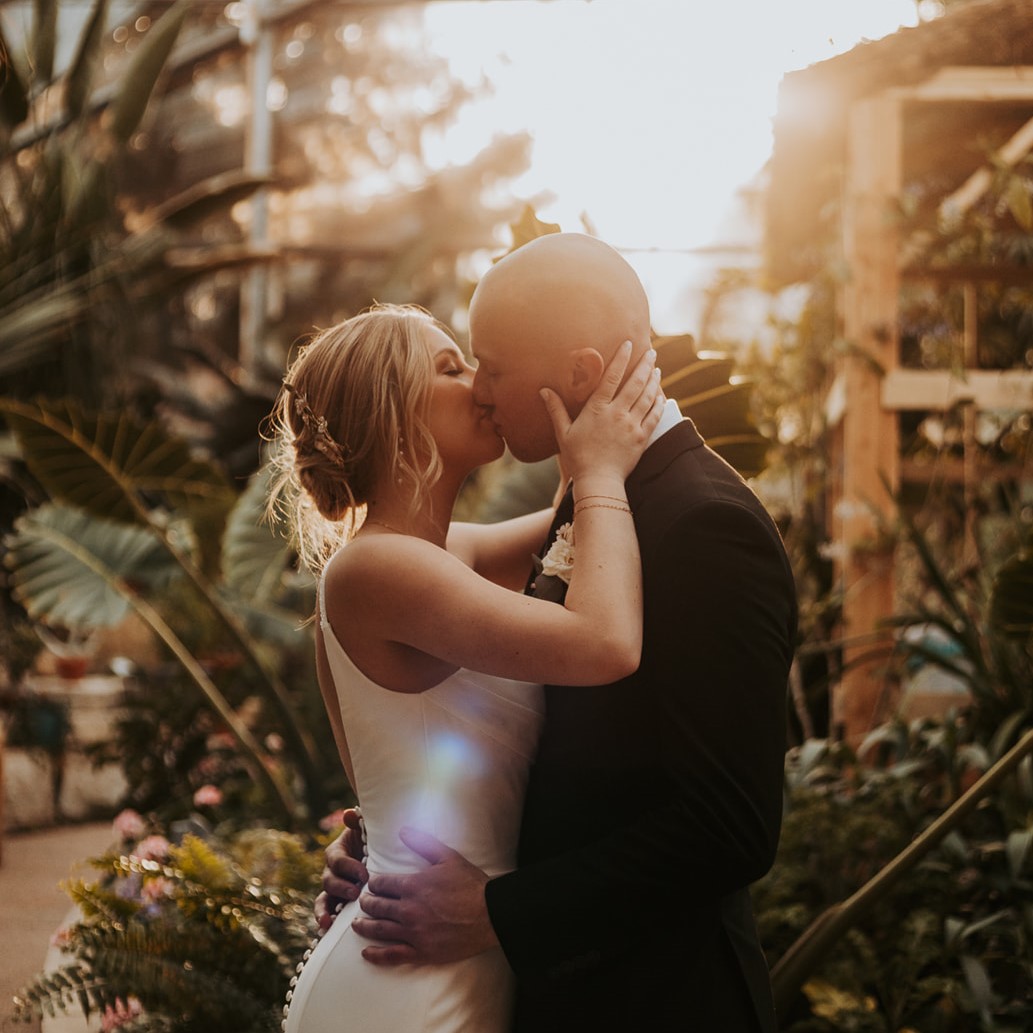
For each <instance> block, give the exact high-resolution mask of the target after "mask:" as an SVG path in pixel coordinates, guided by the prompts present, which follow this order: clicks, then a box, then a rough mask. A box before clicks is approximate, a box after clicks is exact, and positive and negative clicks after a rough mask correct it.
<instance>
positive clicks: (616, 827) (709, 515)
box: [486, 420, 796, 1033]
mask: <svg viewBox="0 0 1033 1033" xmlns="http://www.w3.org/2000/svg"><path fill="white" fill-rule="evenodd" d="M627 492H628V499H629V501H630V503H631V507H632V511H633V513H634V517H635V526H636V530H637V533H638V539H639V544H640V549H641V553H642V569H643V579H644V620H645V625H644V626H645V640H644V647H643V654H642V664H641V667H640V668H639V670H638V671H637V672H636V673H635V674H634V675H632V676H631V677H629V678H625V679H624V680H622V681H620V682H617V683H615V684H612V685H606V686H600V687H593V688H586V687H580V688H578V687H569V686H565V687H560V686H549V687H547V688H546V720H545V727H544V732H543V736H542V740H541V744H540V747H539V752H538V757H537V760H536V762H535V764H534V766H533V767H532V770H531V776H530V782H529V786H528V794H527V802H526V805H525V810H524V817H523V826H522V831H521V840H520V853H519V867H518V869H517V871H515V872H512V873H510V874H508V875H504V876H501V877H499V878H496V879H493V880H491V881H490V882H489V884H488V887H487V891H486V894H487V902H488V909H489V913H490V915H491V920H492V923H493V925H494V927H495V930H496V933H497V934H498V937H499V940H500V942H501V943H502V947H503V950H504V951H505V953H506V956H507V958H508V959H509V961H510V964H511V965H512V967H513V968H514V970H515V971H516V973H517V976H518V1004H517V1019H516V1029H517V1030H518V1031H520V1033H523V1031H525V1030H526V1031H528V1033H531V1031H533V1033H546V1031H551V1030H556V1031H563V1033H577V1031H580V1030H585V1031H592V1033H600V1031H605V1030H611V1029H612V1030H620V1031H622V1033H636V1031H638V1030H649V1031H662V1030H695V1031H699V1033H738V1031H744V1033H745V1031H749V1033H756V1031H758V1030H759V1031H764V1033H768V1031H773V1030H774V1029H775V1017H774V1008H773V1005H772V1001H771V989H770V983H769V979H768V970H767V966H766V964H765V961H764V957H763V954H762V952H761V949H760V945H759V943H758V941H757V936H756V930H755V927H754V923H753V913H752V909H751V906H750V899H749V891H748V889H747V887H748V886H749V884H750V883H751V882H753V881H754V880H756V879H758V878H759V877H760V876H762V875H763V874H764V873H765V872H766V871H768V869H769V868H770V867H771V863H772V861H773V859H774V854H775V847H776V844H777V841H778V835H779V829H780V824H781V811H782V771H783V759H784V754H785V692H786V683H787V678H788V673H789V665H790V661H791V656H792V649H793V642H794V639H795V635H796V596H795V591H794V586H793V576H792V571H791V569H790V566H789V562H788V560H787V558H786V555H785V550H784V548H783V545H782V540H781V538H780V536H779V533H778V530H777V529H776V527H775V525H774V523H773V522H772V520H771V518H770V517H769V516H768V514H767V512H766V511H765V510H764V508H763V507H762V506H761V504H760V502H759V501H758V500H757V498H756V496H755V495H754V494H753V492H752V491H751V490H750V489H749V487H748V486H747V485H746V483H745V482H744V481H743V480H742V478H741V477H740V476H739V475H738V474H737V473H736V472H735V471H734V470H733V469H732V468H731V467H730V466H728V464H727V463H725V462H724V461H723V460H722V459H721V458H720V457H719V456H717V455H716V454H715V453H714V452H713V451H711V449H709V448H708V447H707V446H706V445H705V444H704V442H703V439H702V438H701V437H700V436H699V434H698V432H697V431H696V428H695V426H694V425H693V424H692V422H691V421H690V420H685V421H684V422H682V423H681V424H679V425H678V426H676V427H674V428H673V429H672V430H670V431H668V432H667V433H666V434H664V435H663V436H662V437H661V438H660V439H659V440H658V441H657V442H655V443H654V444H653V445H652V446H651V447H650V448H649V449H648V450H647V451H646V453H645V455H644V456H643V457H642V459H641V461H640V462H639V465H638V466H637V467H636V469H635V470H634V472H633V473H632V474H631V476H630V477H629V478H628V481H627ZM568 513H569V510H568V511H567V513H560V514H559V515H558V518H557V523H559V522H561V521H562V520H563V519H569V515H568Z"/></svg>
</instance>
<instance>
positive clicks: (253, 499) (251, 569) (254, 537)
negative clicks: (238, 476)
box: [222, 465, 297, 624]
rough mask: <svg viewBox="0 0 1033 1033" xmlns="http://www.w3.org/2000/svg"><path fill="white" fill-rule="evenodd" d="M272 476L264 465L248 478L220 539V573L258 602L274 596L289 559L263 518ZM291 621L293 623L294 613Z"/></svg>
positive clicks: (238, 591)
mask: <svg viewBox="0 0 1033 1033" xmlns="http://www.w3.org/2000/svg"><path fill="white" fill-rule="evenodd" d="M273 475H274V470H273V468H272V467H271V466H268V465H266V466H263V467H262V468H261V469H260V470H259V471H258V473H256V474H255V475H254V476H253V477H252V478H251V480H250V482H249V483H248V486H247V488H246V489H245V491H244V493H243V494H242V495H241V496H240V498H239V499H237V504H236V505H235V506H234V507H233V510H232V512H231V513H230V515H229V518H228V519H227V521H226V530H225V532H224V534H223V539H222V572H223V579H224V581H225V583H226V585H227V587H229V588H230V589H231V590H232V591H233V592H235V593H236V594H237V595H239V596H242V597H245V598H247V599H248V600H250V601H251V602H252V603H257V604H263V603H267V602H270V601H271V600H272V599H274V597H275V596H276V595H277V593H278V591H279V589H280V588H281V587H282V585H283V574H284V571H285V570H286V568H287V564H288V562H289V561H290V550H289V548H288V546H287V543H286V541H285V540H284V539H283V538H282V537H281V536H280V535H278V534H276V533H275V531H274V530H273V528H272V527H271V526H270V525H269V523H268V521H267V520H266V519H265V508H266V502H267V500H268V498H269V488H270V486H271V484H272V478H273ZM294 620H295V624H296V623H297V614H295V615H294Z"/></svg>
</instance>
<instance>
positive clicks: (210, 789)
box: [194, 784, 222, 807]
mask: <svg viewBox="0 0 1033 1033" xmlns="http://www.w3.org/2000/svg"><path fill="white" fill-rule="evenodd" d="M221 803H222V790H221V789H220V788H219V787H218V786H213V785H210V784H209V785H205V786H201V788H200V789H198V790H197V792H196V793H194V806H195V807H218V806H219V804H221Z"/></svg>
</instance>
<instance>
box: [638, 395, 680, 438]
mask: <svg viewBox="0 0 1033 1033" xmlns="http://www.w3.org/2000/svg"><path fill="white" fill-rule="evenodd" d="M683 419H684V417H683V416H682V414H681V409H679V408H678V403H677V402H676V401H675V400H674V399H673V398H668V399H667V401H666V402H665V403H664V411H663V412H662V413H661V414H660V422H659V423H658V424H657V425H656V426H655V427H654V428H653V433H652V434H651V435H650V436H649V444H650V445H652V444H655V443H656V442H657V441H659V440H660V438H662V437H663V436H664V435H665V434H666V433H667V432H668V431H669V430H671V429H673V428H674V427H676V426H677V425H678V424H679V423H681V421H682V420H683ZM646 447H647V448H648V447H649V445H647V446H646Z"/></svg>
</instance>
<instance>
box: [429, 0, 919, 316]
mask: <svg viewBox="0 0 1033 1033" xmlns="http://www.w3.org/2000/svg"><path fill="white" fill-rule="evenodd" d="M425 17H426V25H427V28H428V31H429V33H430V36H431V41H432V45H433V46H434V48H435V49H436V50H438V51H440V52H441V53H443V54H445V55H446V56H447V57H448V58H449V61H450V63H451V65H452V68H453V70H454V71H455V72H456V74H458V75H459V76H461V77H462V78H464V79H465V80H466V81H467V82H468V83H471V84H476V83H478V82H479V81H480V80H481V78H482V76H484V77H487V78H488V79H489V80H491V81H492V82H493V83H494V84H495V91H494V94H493V95H492V96H489V97H487V98H486V99H485V100H484V101H482V102H479V103H474V104H471V105H469V106H468V108H467V109H466V111H465V112H464V113H463V114H461V116H460V122H459V124H458V125H457V126H455V127H453V128H452V129H451V130H449V131H448V132H447V133H446V134H445V135H444V136H441V135H440V134H435V135H432V134H431V133H430V132H428V135H427V138H426V144H427V154H428V159H429V161H430V162H431V163H432V164H435V165H439V166H444V165H448V164H451V163H455V162H460V161H463V160H465V159H467V158H469V157H470V156H471V155H472V154H474V153H476V152H477V151H479V150H481V149H482V148H483V147H484V146H485V145H486V144H487V143H488V142H489V141H490V140H491V138H492V135H493V134H495V133H500V132H517V131H520V130H528V131H530V133H531V134H532V136H533V137H534V145H533V150H532V167H531V169H530V170H529V171H528V172H527V173H526V174H525V175H524V176H522V177H521V178H520V179H518V180H517V181H516V182H515V183H514V185H513V189H514V191H515V192H516V193H517V194H518V196H520V197H522V198H527V199H530V200H532V201H535V202H536V203H537V205H538V207H539V210H540V214H541V216H542V217H543V218H545V219H547V220H549V221H552V222H558V223H560V224H561V226H562V227H563V229H565V230H580V229H581V228H582V226H581V223H580V217H581V214H582V213H584V214H585V215H587V217H588V219H589V220H590V221H591V225H592V227H593V230H594V232H596V233H598V235H599V236H601V237H602V238H603V239H604V240H607V241H609V242H610V243H613V244H614V245H616V246H618V247H620V248H622V249H627V250H626V252H625V253H626V257H627V258H628V260H629V261H631V262H632V264H633V265H635V267H636V270H637V271H638V272H639V275H640V276H641V277H642V278H643V280H644V282H645V284H646V287H647V290H648V291H649V293H650V296H651V300H652V301H653V307H654V312H655V313H656V314H657V315H658V316H659V321H658V327H659V328H660V329H663V328H664V327H663V312H664V303H665V302H667V301H669V300H670V298H671V297H672V296H673V295H674V294H675V293H676V292H677V290H678V288H679V285H680V284H681V283H684V281H685V280H686V278H687V277H692V276H693V275H698V274H699V273H700V271H701V267H702V266H703V265H704V264H705V260H704V259H701V258H699V257H698V256H694V255H692V254H685V252H686V251H691V250H692V249H696V248H700V247H706V246H708V245H712V244H714V243H715V242H716V241H721V242H723V241H722V240H721V238H722V235H723V227H722V224H723V223H724V222H726V220H727V219H728V217H729V212H730V208H731V205H732V200H733V196H734V194H735V192H736V190H737V189H739V188H741V187H742V186H744V185H745V184H747V183H748V182H749V181H750V180H752V179H754V178H755V177H756V176H757V175H758V173H759V172H760V170H761V168H762V167H763V165H764V162H765V161H766V160H767V157H768V155H769V153H770V148H771V118H772V116H773V115H774V113H775V105H776V100H777V91H778V83H779V80H780V79H781V77H782V75H783V74H784V73H785V72H787V71H791V70H793V69H796V68H802V67H805V66H806V65H809V64H813V63H814V62H816V61H821V60H824V59H826V58H829V57H833V56H834V55H836V54H838V53H842V52H843V51H845V50H848V49H850V48H851V47H852V46H854V45H855V44H857V43H858V42H860V41H861V40H862V39H863V38H868V39H877V38H879V37H881V36H885V35H888V34H890V33H892V32H894V31H896V29H897V28H898V27H900V26H901V25H913V24H915V23H916V21H917V14H916V5H915V2H914V0H778V2H772V0H742V2H739V3H734V4H725V3H721V2H719V0H644V2H641V3H630V2H628V0H592V2H591V3H585V2H581V0H553V2H548V3H533V2H528V0H522V2H489V3H465V2H461V3H433V4H428V5H427V11H426V16H425ZM635 249H658V250H659V251H660V252H661V253H643V252H642V251H638V250H635ZM672 252H673V253H672Z"/></svg>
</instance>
